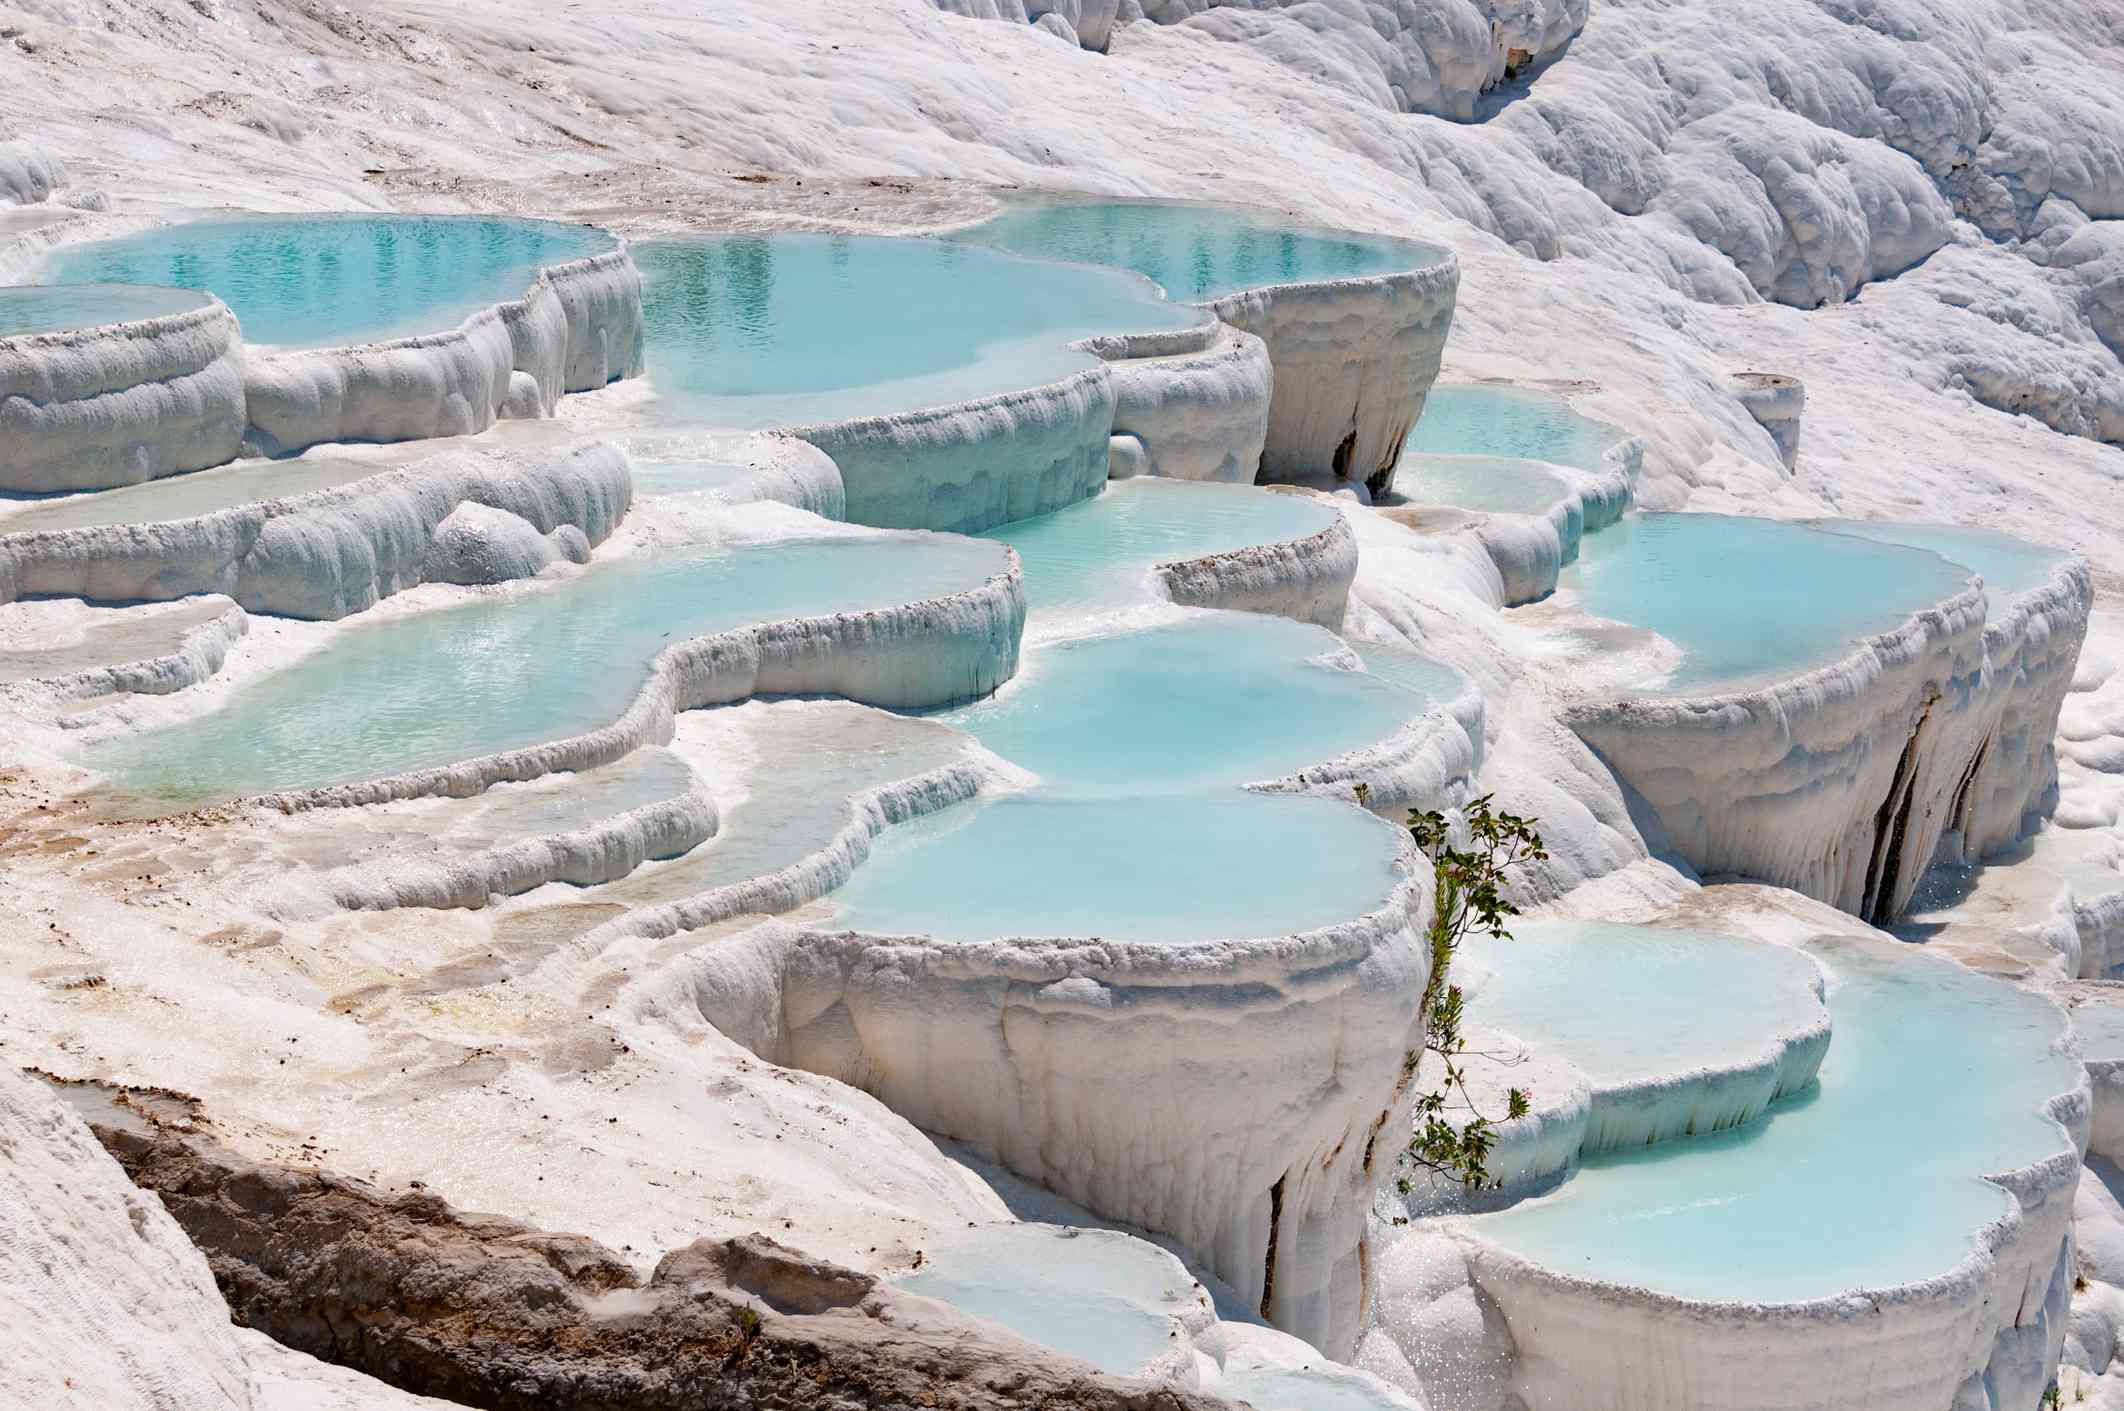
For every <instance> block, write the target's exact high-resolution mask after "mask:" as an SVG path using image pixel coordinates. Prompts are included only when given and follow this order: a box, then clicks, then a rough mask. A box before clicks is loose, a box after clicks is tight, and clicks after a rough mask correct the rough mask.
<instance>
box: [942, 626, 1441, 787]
mask: <svg viewBox="0 0 2124 1411" xmlns="http://www.w3.org/2000/svg"><path fill="white" fill-rule="evenodd" d="M1341 647H1342V642H1341V639H1339V638H1338V637H1336V636H1335V635H1334V634H1333V633H1331V632H1328V631H1326V630H1324V629H1322V628H1319V627H1313V626H1309V625H1306V624H1303V623H1297V622H1292V621H1290V620H1288V619H1287V618H1281V617H1264V616H1261V615H1260V614H1257V613H1235V612H1212V613H1201V614H1198V615H1195V616H1191V617H1189V618H1188V619H1187V620H1186V621H1184V622H1179V623H1173V624H1170V625H1166V626H1161V627H1153V628H1148V629H1145V630H1141V631H1134V632H1113V633H1108V634H1104V635H1101V636H1095V637H1080V638H1074V639H1070V640H1067V641H1060V642H1053V643H1049V644H1047V645H1044V646H1040V647H1038V648H1036V649H1033V650H1030V651H1028V652H1027V653H1026V654H1025V655H1024V656H1023V657H1022V658H1021V660H1020V662H1019V668H1018V675H1017V677H1016V678H1015V679H1014V680H1012V681H1011V682H1010V683H1009V684H1008V685H1006V686H1005V687H1004V688H1003V689H1002V690H1000V691H998V692H997V693H996V694H995V695H994V696H992V697H990V698H989V699H987V700H984V701H979V702H976V703H975V704H973V705H970V706H964V707H961V708H959V709H957V710H954V711H950V712H948V713H946V714H944V715H942V716H940V717H939V718H940V719H942V720H943V721H944V722H945V723H947V724H950V725H953V726H956V727H958V728H959V729H961V730H965V731H967V732H968V733H970V734H972V735H974V736H975V737H977V738H978V739H979V740H980V741H981V743H982V744H984V745H986V746H987V747H988V748H989V749H991V750H994V751H995V752H996V753H997V754H999V755H1002V756H1003V757H1004V758H1005V759H1008V760H1010V761H1011V762H1012V763H1013V764H1017V765H1021V766H1023V767H1024V768H1026V769H1030V770H1032V771H1033V772H1034V773H1036V774H1038V775H1039V776H1040V778H1041V783H1042V786H1043V789H1044V790H1045V791H1046V792H1048V793H1050V794H1057V795H1060V794H1067V795H1073V796H1084V795H1099V794H1105V795H1123V794H1127V795H1138V794H1150V793H1175V792H1181V791H1185V790H1196V789H1203V788H1208V787H1214V786H1218V785H1225V786H1236V785H1239V784H1245V783H1250V782H1253V781H1256V780H1266V779H1276V778H1280V777H1282V776H1284V775H1287V774H1292V773H1296V772H1297V771H1299V770H1301V769H1303V768H1305V767H1306V766H1307V765H1312V764H1318V763H1321V762H1322V761H1324V760H1328V759H1332V758H1334V757H1335V756H1336V755H1339V754H1344V753H1347V752H1348V751H1351V750H1356V749H1361V748H1363V747H1365V746H1367V745H1372V744H1377V743H1378V742H1380V741H1381V740H1384V739H1386V738H1387V737H1388V736H1390V735H1392V734H1394V732H1395V731H1397V730H1399V729H1401V728H1402V727H1403V726H1404V725H1406V724H1407V723H1408V722H1409V721H1411V720H1413V719H1415V718H1416V717H1417V716H1419V715H1422V714H1423V713H1424V711H1425V710H1427V709H1429V708H1430V707H1431V706H1432V705H1434V704H1436V703H1437V702H1436V701H1435V700H1434V699H1432V698H1429V697H1426V696H1422V695H1419V694H1417V693H1415V692H1412V691H1409V690H1407V689H1405V688H1403V687H1402V686H1400V685H1397V684H1395V683H1393V682H1389V681H1385V680H1381V679H1380V678H1378V677H1375V676H1372V675H1369V674H1367V673H1365V672H1361V671H1350V670H1345V669H1342V668H1339V667H1334V666H1323V665H1319V664H1317V662H1318V659H1320V658H1322V657H1325V656H1327V655H1329V654H1331V653H1336V652H1338V651H1340V649H1341Z"/></svg>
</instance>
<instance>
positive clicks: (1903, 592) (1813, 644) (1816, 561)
mask: <svg viewBox="0 0 2124 1411" xmlns="http://www.w3.org/2000/svg"><path fill="white" fill-rule="evenodd" d="M1968 581H1969V575H1968V572H1967V571H1966V570H1964V569H1962V568H1959V567H1956V566H1955V565H1953V564H1950V563H1948V562H1947V561H1946V560H1945V559H1942V558H1941V557H1939V555H1937V554H1933V553H1928V552H1926V551H1925V550H1922V549H1910V548H1904V547H1902V546H1900V545H1893V544H1876V543H1873V542H1871V541H1869V540H1865V539H1858V538H1854V537H1852V536H1850V535H1847V534H1830V533H1826V532H1824V531H1822V530H1819V529H1811V528H1809V527H1807V526H1806V525H1804V524H1793V523H1788V522H1784V521H1780V520H1772V519H1747V518H1742V517H1738V516H1732V515H1718V514H1639V515H1627V516H1625V517H1624V518H1623V519H1621V520H1620V521H1618V522H1617V523H1616V524H1615V525H1614V526H1613V527H1611V528H1609V529H1606V530H1604V531H1602V532H1601V533H1599V534H1594V535H1589V536H1587V538H1586V539H1585V541H1584V543H1583V544H1582V545H1581V547H1580V550H1579V557H1578V562H1577V563H1576V564H1573V565H1571V566H1570V567H1567V568H1566V569H1565V570H1564V571H1563V574H1562V576H1561V578H1560V580H1559V584H1560V586H1561V587H1563V588H1565V589H1567V590H1570V591H1573V592H1575V593H1576V594H1577V595H1578V602H1579V606H1580V607H1582V608H1583V609H1585V611H1587V612H1589V613H1592V614H1593V615H1595V616H1597V617H1606V618H1613V619H1615V620H1617V621H1619V622H1626V623H1630V624H1632V625H1634V626H1638V627H1645V628H1650V629H1651V630H1652V631H1654V632H1657V633H1659V634H1660V635H1661V636H1663V637H1666V638H1667V639H1669V640H1670V641H1672V642H1674V643H1675V644H1676V645H1677V646H1679V647H1680V648H1682V650H1683V651H1684V652H1685V653H1686V656H1684V658H1683V659H1682V662H1681V665H1680V666H1679V667H1678V668H1676V670H1675V672H1674V674H1673V675H1672V677H1670V678H1669V679H1668V680H1666V681H1665V682H1663V683H1661V689H1663V690H1666V691H1671V692H1682V691H1690V690H1705V689H1710V688H1713V687H1718V688H1723V689H1732V688H1735V687H1738V686H1741V685H1745V684H1750V683H1753V682H1756V681H1760V680H1764V679H1767V678H1771V677H1776V676H1785V675H1793V674H1796V673H1799V672H1804V671H1808V670H1812V669H1814V668H1816V667H1819V666H1824V665H1826V664H1828V663H1829V662H1831V661H1834V660H1835V659H1836V658H1838V657H1840V656H1842V655H1843V654H1844V653H1845V652H1846V651H1848V650H1849V649H1850V647H1851V645H1852V644H1853V643H1854V642H1857V641H1859V640H1861V639H1863V638H1866V637H1870V636H1873V635H1875V634H1877V633H1881V632H1886V631H1890V630H1892V629H1894V628H1896V627H1899V626H1901V625H1902V623H1903V622H1905V621H1906V620H1907V619H1908V618H1909V617H1910V615H1911V614H1912V613H1914V612H1916V611H1918V610H1919V609H1922V608H1927V607H1931V606H1933V605H1935V604H1937V603H1939V602H1941V601H1943V600H1944V599H1946V598H1948V597H1951V596H1952V595H1953V594H1955V593H1957V592H1960V591H1961V590H1962V589H1963V588H1964V587H1966V586H1967V584H1968Z"/></svg>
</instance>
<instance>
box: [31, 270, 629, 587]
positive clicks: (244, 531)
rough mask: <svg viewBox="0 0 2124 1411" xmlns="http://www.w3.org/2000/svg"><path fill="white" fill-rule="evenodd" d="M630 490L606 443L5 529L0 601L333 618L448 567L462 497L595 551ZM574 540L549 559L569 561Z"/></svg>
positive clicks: (438, 460)
mask: <svg viewBox="0 0 2124 1411" xmlns="http://www.w3.org/2000/svg"><path fill="white" fill-rule="evenodd" d="M217 307H219V306H218V305H217ZM632 497H633V480H632V475H631V473H630V471H629V469H628V465H627V460H626V457H625V456H623V455H621V454H620V453H619V452H618V451H617V450H615V449H613V448H612V447H610V446H607V445H603V444H601V443H598V442H578V443H575V444H572V445H568V446H564V447H562V448H560V449H557V450H553V451H540V452H504V451H489V450H480V451H470V450H458V451H446V452H443V453H442V454H440V455H436V456H432V457H430V458H428V459H426V460H422V461H418V462H416V463H414V464H413V465H411V466H407V467H405V468H403V469H399V470H390V471H385V472H383V473H382V474H379V475H374V476H371V477H369V478H368V479H365V480H359V481H356V482H354V483H352V484H349V485H343V486H338V487H335V488H333V489H328V490H319V491H316V492H314V493H312V494H307V495H296V496H291V497H289V498H286V499H280V500H264V501H260V502H258V503H256V504H250V505H239V506H236V507H233V508H230V509H225V510H218V511H215V512H214V513H212V514H205V515H199V516H196V517H193V518H190V519H178V520H170V521H166V522H163V523H156V524H128V525H98V526H93V527H85V528H76V529H51V530H33V531H30V532H28V533H22V534H0V603H4V602H12V601H14V600H15V599H17V598H20V597H25V596H30V595H37V594H53V595H59V596H65V597H77V598H85V599H88V600H90V601H92V602H133V601H142V600H147V601H161V600H166V599H170V598H181V597H189V596H191V595H192V594H195V593H225V594H227V595H228V596H230V597H232V598H234V599H235V600H236V601H237V602H238V603H239V604H241V605H242V606H243V607H244V608H245V609H246V610H248V611H251V612H262V613H277V614H281V615H284V616H289V617H303V618H315V619H322V620H326V621H331V620H335V619H338V618H341V617H345V616H347V615H348V614H350V613H356V612H360V611H362V610H364V609H366V608H369V607H372V606H374V605H375V604H376V603H377V602H378V601H379V600H381V599H383V598H386V597H389V596H390V595H391V594H393V593H397V592H401V591H403V590H404V589H407V588H411V587H414V586H416V585H417V584H419V583H422V582H424V581H426V580H427V577H428V575H429V573H430V571H431V570H435V571H438V572H446V576H447V572H454V570H451V569H450V562H451V560H452V556H451V555H448V554H441V555H438V554H437V553H436V548H437V536H438V532H439V531H441V530H442V529H443V528H444V526H445V525H447V524H450V523H451V522H452V520H453V516H455V515H456V513H457V512H458V511H459V510H460V509H461V507H463V506H465V505H468V504H472V505H481V506H485V507H486V508H488V509H491V510H497V511H502V512H505V513H506V514H507V515H510V516H513V517H514V518H515V519H518V520H521V521H524V522H525V523H524V532H526V533H528V534H532V535H536V536H543V537H555V536H558V537H557V538H556V542H557V543H560V541H561V540H567V541H569V542H570V543H572V533H573V532H576V531H579V533H580V535H581V537H582V540H583V547H587V546H592V545H596V544H601V543H603V542H604V541H605V540H606V538H607V537H609V536H610V535H611V533H612V531H613V530H614V528H616V527H617V526H618V524H619V521H620V518H621V516H623V515H624V514H625V513H626V512H627V508H628V505H629V504H630V503H631V501H632ZM454 527H457V528H460V529H462V528H466V527H467V523H466V521H465V520H463V519H458V520H456V524H455V526H454ZM446 537H447V536H446ZM568 546H569V544H568V543H560V546H559V547H556V548H555V551H554V552H555V556H557V557H574V556H575V555H574V553H572V552H566V551H565V550H566V549H567V548H568ZM520 566H524V565H520Z"/></svg>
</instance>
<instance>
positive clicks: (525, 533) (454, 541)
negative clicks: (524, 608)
mask: <svg viewBox="0 0 2124 1411" xmlns="http://www.w3.org/2000/svg"><path fill="white" fill-rule="evenodd" d="M563 529H574V526H573V525H564V526H562V528H561V529H557V530H555V531H554V532H555V533H556V534H558V533H560V532H562V530H563ZM575 532H576V533H577V534H578V535H579V534H581V533H582V531H581V530H579V529H577V530H575ZM566 557H568V555H565V554H563V553H562V552H561V551H560V550H559V549H558V548H556V547H555V546H554V544H553V543H552V542H550V541H549V540H548V539H547V537H546V536H545V535H544V534H541V533H539V532H538V526H537V525H535V524H533V523H531V521H530V520H528V519H524V518H522V517H521V516H519V515H513V514H511V513H509V512H508V511H507V510H498V509H493V508H490V507H489V506H486V505H482V504H475V503H473V502H472V501H469V500H468V501H466V502H465V503H464V504H461V505H459V506H458V507H457V508H456V509H454V510H451V511H450V513H449V514H448V515H446V516H444V518H443V522H442V523H440V524H438V525H436V526H435V536H434V539H433V540H432V542H430V543H429V545H428V552H427V555H426V556H425V557H423V558H422V559H421V561H420V577H421V581H422V582H424V583H457V584H461V585H463V586H466V587H473V586H477V585H480V584H486V583H507V582H509V581H510V580H511V579H514V578H530V577H532V576H533V575H535V574H536V573H537V572H538V571H539V570H540V569H542V568H544V567H546V565H548V564H550V563H555V562H558V561H559V560H561V559H563V558H566Z"/></svg>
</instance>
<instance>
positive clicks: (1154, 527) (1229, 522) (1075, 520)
mask: <svg viewBox="0 0 2124 1411" xmlns="http://www.w3.org/2000/svg"><path fill="white" fill-rule="evenodd" d="M1337 518H1339V512H1338V511H1337V510H1336V509H1335V507H1334V506H1333V505H1332V504H1329V503H1326V502H1324V501H1321V500H1317V499H1313V498H1311V497H1309V496H1303V495H1289V494H1281V493H1277V492H1274V491H1267V490H1259V489H1256V488H1254V487H1253V486H1249V485H1214V484H1203V483H1198V482H1193V481H1183V480H1160V479H1156V478H1139V479H1135V480H1116V481H1112V482H1110V483H1109V484H1108V485H1107V486H1106V488H1105V489H1103V490H1101V491H1100V492H1099V493H1098V494H1097V495H1095V496H1093V497H1092V498H1091V499H1088V500H1082V501H1079V502H1078V503H1076V504H1074V505H1070V506H1067V507H1066V508H1063V509H1060V510H1057V511H1055V512H1054V513H1053V514H1047V515H1042V516H1040V517H1039V518H1038V519H1030V520H1019V521H1017V522H1015V523H1012V524H1008V525H1004V526H1002V527H1001V528H997V529H991V530H986V531H984V533H983V537H985V538H989V539H995V540H999V541H1001V542H1005V543H1008V544H1010V545H1011V546H1012V547H1013V548H1015V549H1017V551H1018V557H1019V558H1020V559H1021V560H1022V561H1023V562H1024V565H1025V601H1026V606H1027V607H1028V608H1029V609H1030V610H1031V612H1032V613H1033V618H1034V623H1035V625H1036V629H1037V630H1042V631H1044V630H1047V629H1049V628H1052V627H1056V626H1059V625H1063V624H1067V623H1070V622H1073V621H1079V620H1081V619H1084V618H1086V617H1090V616H1095V615H1098V614H1101V613H1106V612H1111V611H1113V610H1114V609H1117V608H1124V607H1129V606H1132V605H1135V604H1138V603H1143V602H1148V601H1151V600H1153V599H1155V598H1157V597H1160V596H1162V591H1161V589H1160V588H1159V587H1158V585H1157V583H1156V581H1155V575H1154V574H1153V572H1152V570H1153V569H1154V568H1155V567H1156V566H1157V565H1159V564H1163V563H1176V562H1179V561H1182V560H1186V559H1196V558H1202V557H1205V556H1208V555H1211V554H1227V553H1232V552H1234V551H1236V550H1241V549H1250V548H1255V547H1257V546H1261V545H1267V544H1278V543H1289V542H1293V541H1295V540H1299V539H1304V538H1307V537H1309V536H1312V535H1315V534H1318V533H1320V532H1321V531H1322V530H1325V529H1327V528H1329V527H1330V526H1332V525H1333V524H1334V523H1335V521H1336V520H1337Z"/></svg>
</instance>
